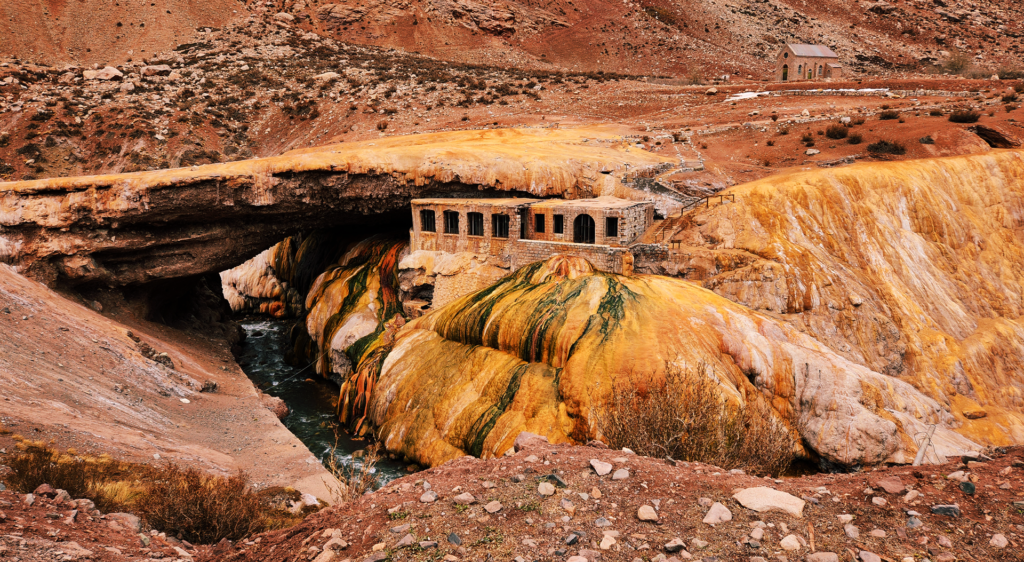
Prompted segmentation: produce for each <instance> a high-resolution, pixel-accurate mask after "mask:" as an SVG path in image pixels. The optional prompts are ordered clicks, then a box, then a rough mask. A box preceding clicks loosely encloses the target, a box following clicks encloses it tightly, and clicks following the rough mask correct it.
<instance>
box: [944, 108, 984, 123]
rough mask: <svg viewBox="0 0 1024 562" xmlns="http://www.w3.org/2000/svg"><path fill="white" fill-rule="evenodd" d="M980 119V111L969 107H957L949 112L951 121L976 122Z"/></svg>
mask: <svg viewBox="0 0 1024 562" xmlns="http://www.w3.org/2000/svg"><path fill="white" fill-rule="evenodd" d="M978 119H981V113H978V112H977V111H971V110H969V109H958V110H956V111H954V112H953V113H950V114H949V120H950V122H952V123H977V122H978Z"/></svg>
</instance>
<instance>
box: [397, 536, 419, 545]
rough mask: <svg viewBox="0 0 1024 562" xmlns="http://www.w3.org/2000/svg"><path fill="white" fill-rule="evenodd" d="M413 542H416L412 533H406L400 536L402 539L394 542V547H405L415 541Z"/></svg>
mask: <svg viewBox="0 0 1024 562" xmlns="http://www.w3.org/2000/svg"><path fill="white" fill-rule="evenodd" d="M415 542H416V539H415V538H414V537H413V536H412V534H408V535H405V536H404V537H402V539H401V540H399V541H398V542H397V543H395V548H396V549H397V548H405V547H407V546H412V545H413V543H415Z"/></svg>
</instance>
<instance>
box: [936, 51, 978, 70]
mask: <svg viewBox="0 0 1024 562" xmlns="http://www.w3.org/2000/svg"><path fill="white" fill-rule="evenodd" d="M970 67H971V57H970V55H968V54H967V53H965V52H963V51H959V50H957V51H953V52H952V53H951V54H950V55H949V58H947V59H946V61H945V62H944V63H943V64H942V70H944V71H945V72H948V73H950V74H963V73H965V72H967V70H968V69H969V68H970Z"/></svg>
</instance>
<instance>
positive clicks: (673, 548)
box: [665, 538, 686, 553]
mask: <svg viewBox="0 0 1024 562" xmlns="http://www.w3.org/2000/svg"><path fill="white" fill-rule="evenodd" d="M684 548H686V543H684V542H683V539H680V538H675V539H672V540H670V541H668V542H667V543H665V552H668V553H675V552H679V551H680V550H683V549H684Z"/></svg>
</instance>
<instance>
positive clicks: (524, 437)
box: [512, 431, 593, 465]
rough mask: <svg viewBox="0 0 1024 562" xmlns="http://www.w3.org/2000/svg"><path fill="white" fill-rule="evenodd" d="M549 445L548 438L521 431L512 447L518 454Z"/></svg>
mask: <svg viewBox="0 0 1024 562" xmlns="http://www.w3.org/2000/svg"><path fill="white" fill-rule="evenodd" d="M548 443H549V442H548V438H547V437H543V436H540V435H537V434H536V433H530V432H529V431H521V432H519V435H517V436H516V440H515V441H514V442H513V443H512V447H513V448H514V449H515V450H516V452H517V453H518V452H519V451H522V450H523V449H526V448H527V447H534V446H537V445H547V444H548ZM591 465H593V461H591Z"/></svg>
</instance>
